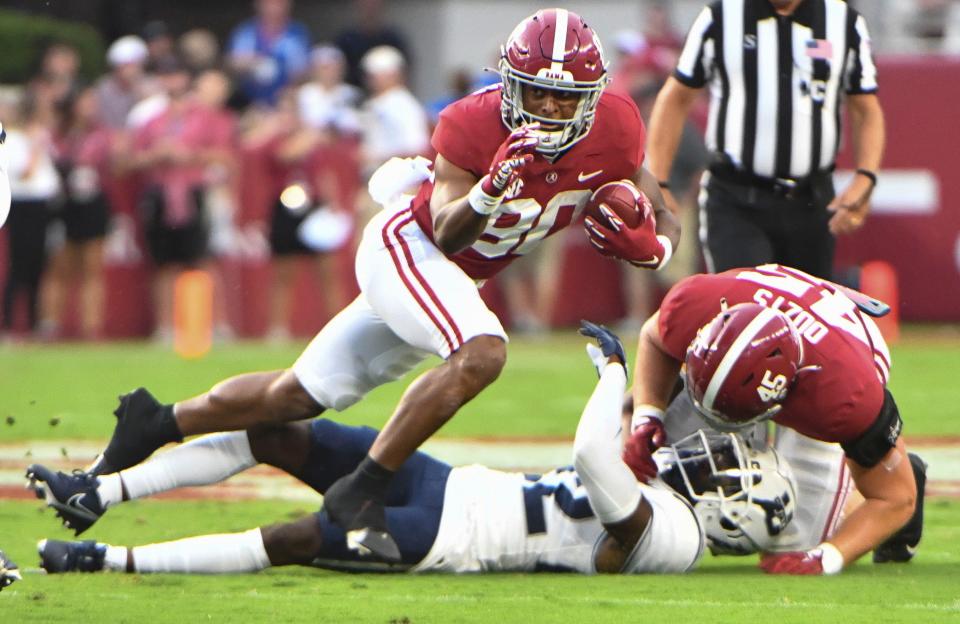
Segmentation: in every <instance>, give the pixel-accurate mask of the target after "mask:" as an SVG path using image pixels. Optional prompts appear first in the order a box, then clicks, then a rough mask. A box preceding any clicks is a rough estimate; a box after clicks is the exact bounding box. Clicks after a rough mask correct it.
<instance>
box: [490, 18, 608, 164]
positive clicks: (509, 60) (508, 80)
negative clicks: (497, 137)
mask: <svg viewBox="0 0 960 624" xmlns="http://www.w3.org/2000/svg"><path fill="white" fill-rule="evenodd" d="M499 69H500V78H501V80H502V81H503V94H502V99H501V105H500V111H501V115H502V117H503V122H504V123H505V124H506V125H507V127H508V128H510V129H511V130H515V129H517V128H518V127H520V126H522V125H525V124H528V123H531V122H535V121H537V122H540V123H541V124H543V125H545V126H546V129H544V128H541V129H540V130H539V131H537V133H536V134H537V138H538V139H539V140H540V143H539V145H538V147H537V151H538V152H540V153H542V154H544V155H545V156H556V155H557V154H559V153H561V152H563V151H564V150H566V149H568V148H570V147H571V146H572V145H573V144H574V143H576V142H577V141H579V140H580V139H582V138H583V137H585V136H586V135H587V133H588V132H589V131H590V127H591V126H592V125H593V120H594V117H595V116H596V112H597V103H598V102H599V101H600V94H601V93H602V92H603V88H604V87H605V86H606V84H607V63H606V61H605V60H604V58H603V49H602V48H601V47H600V39H599V38H598V37H597V35H596V33H595V32H593V29H591V28H590V27H589V26H587V24H586V23H585V22H584V21H583V18H581V17H580V16H579V15H577V14H576V13H573V12H572V11H567V10H566V9H544V10H542V11H537V12H536V13H534V14H533V15H531V16H530V17H528V18H526V19H525V20H523V21H522V22H520V23H519V24H518V25H517V27H516V28H514V29H513V33H511V34H510V38H509V39H508V40H507V43H506V45H504V46H503V47H501V48H500V68H499ZM523 85H530V86H536V87H540V88H544V89H557V90H562V91H573V92H576V93H578V94H579V96H580V101H579V102H578V104H577V109H576V112H575V113H574V116H573V117H571V118H569V119H550V118H547V117H543V116H540V115H537V114H535V113H533V112H530V111H528V110H525V109H524V107H523Z"/></svg>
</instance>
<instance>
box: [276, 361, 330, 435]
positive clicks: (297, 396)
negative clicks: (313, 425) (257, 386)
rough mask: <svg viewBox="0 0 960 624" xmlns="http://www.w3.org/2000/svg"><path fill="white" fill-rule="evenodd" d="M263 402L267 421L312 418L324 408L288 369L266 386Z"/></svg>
mask: <svg viewBox="0 0 960 624" xmlns="http://www.w3.org/2000/svg"><path fill="white" fill-rule="evenodd" d="M264 403H265V407H266V413H267V416H268V419H269V422H275V423H282V422H290V421H293V420H303V419H304V418H312V417H313V416H316V415H318V414H320V413H321V412H322V411H323V409H324V407H323V406H322V405H320V404H319V403H317V402H316V401H315V400H314V398H313V397H312V396H310V393H309V392H307V391H306V390H305V389H304V387H303V386H302V385H301V384H300V381H299V380H298V379H297V377H296V375H294V374H293V371H290V370H287V371H284V372H283V374H282V375H280V376H279V377H278V378H277V379H276V380H275V381H274V382H273V383H271V384H270V386H269V387H267V391H266V395H265V397H264Z"/></svg>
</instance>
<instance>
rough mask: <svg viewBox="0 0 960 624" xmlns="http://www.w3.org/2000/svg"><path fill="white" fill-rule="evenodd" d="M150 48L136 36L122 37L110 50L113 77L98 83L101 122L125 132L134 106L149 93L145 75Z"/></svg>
mask: <svg viewBox="0 0 960 624" xmlns="http://www.w3.org/2000/svg"><path fill="white" fill-rule="evenodd" d="M147 55H148V52H147V44H146V43H144V41H143V39H141V38H140V37H137V36H135V35H127V36H125V37H120V38H119V39H117V40H116V41H114V42H113V43H112V44H110V47H109V48H108V49H107V63H108V64H109V65H110V73H108V74H107V75H105V76H103V77H102V78H101V79H100V80H99V81H98V82H97V87H96V88H97V99H98V100H99V109H100V120H101V121H102V122H103V123H104V124H106V125H107V126H109V127H111V128H123V127H125V125H126V123H127V115H128V114H129V113H130V109H132V108H133V106H134V104H136V103H137V102H139V101H140V100H141V99H142V98H143V97H144V96H145V95H147V94H148V92H149V91H150V88H149V87H150V85H149V81H148V80H147V78H146V76H145V74H144V64H145V63H146V62H147Z"/></svg>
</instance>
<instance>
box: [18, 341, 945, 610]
mask: <svg viewBox="0 0 960 624" xmlns="http://www.w3.org/2000/svg"><path fill="white" fill-rule="evenodd" d="M582 344H583V340H582V339H580V338H577V337H574V336H573V335H572V334H571V335H564V336H556V337H552V338H549V339H547V340H543V341H520V340H517V341H514V342H513V343H512V344H511V345H510V356H509V363H508V366H507V369H506V371H505V372H504V374H503V376H502V377H501V378H500V380H499V381H498V382H497V383H496V385H495V386H494V387H492V388H491V389H489V390H488V391H487V392H486V393H485V394H484V395H483V396H482V397H480V398H479V399H478V400H477V401H476V402H475V403H474V404H472V405H471V406H469V407H468V409H465V410H464V411H463V412H462V413H461V414H459V415H458V416H457V417H456V419H455V420H454V421H453V422H452V423H450V424H449V425H448V426H447V427H446V428H444V429H443V431H442V432H441V434H442V435H444V436H457V437H460V436H477V437H483V436H497V437H509V436H524V437H527V436H566V437H572V433H573V429H574V427H575V425H576V422H577V419H578V417H579V413H580V409H581V407H582V405H583V401H584V400H585V398H586V396H587V394H588V393H589V391H590V389H591V388H592V386H593V383H594V379H595V377H594V375H593V372H592V369H591V368H590V365H589V363H588V362H587V360H586V358H585V356H584V355H583V352H582V348H583V347H582ZM958 351H960V341H958V340H957V339H956V337H955V335H953V337H948V338H947V339H940V340H930V339H929V337H923V338H911V337H910V335H909V334H908V337H907V339H905V340H904V341H903V342H901V344H900V345H898V346H897V347H896V348H895V349H894V354H893V356H894V371H893V382H892V387H893V391H894V394H895V395H896V396H897V399H898V403H899V405H900V409H901V412H902V414H903V415H904V420H905V423H906V425H905V431H906V433H907V435H908V436H910V435H937V436H940V435H952V436H956V435H960V384H957V383H956V382H955V381H954V377H955V375H954V371H955V370H956V368H957V353H958ZM297 354H298V348H297V347H293V348H268V347H265V346H261V345H256V344H241V345H236V346H230V347H227V348H222V349H218V350H216V351H215V352H214V353H212V354H211V355H210V356H208V357H207V358H205V359H203V360H200V361H193V362H184V361H182V360H179V359H177V358H176V357H175V356H173V355H171V354H169V353H166V352H164V351H161V350H159V349H157V348H155V347H152V346H147V345H142V344H120V345H111V346H91V347H88V346H74V345H71V346H59V347H34V346H17V347H11V346H6V347H2V348H0V444H2V443H7V442H9V443H21V444H27V445H29V441H30V440H40V439H48V440H55V439H80V438H83V439H101V438H105V437H106V436H107V435H109V432H110V430H111V427H112V420H113V419H112V417H111V416H110V412H111V410H112V409H113V408H114V406H115V399H116V395H118V394H120V393H122V392H125V391H127V390H129V389H130V388H133V387H135V386H137V385H145V386H147V387H149V388H151V390H153V391H154V392H155V394H157V395H158V397H159V398H161V399H162V400H166V401H172V400H175V399H179V398H183V397H185V396H188V395H190V394H193V393H197V392H201V391H203V390H205V389H207V388H208V387H209V386H210V385H211V384H213V383H215V382H216V381H218V380H220V379H222V378H224V377H227V376H229V375H232V374H236V373H240V372H244V371H249V370H255V369H266V368H275V367H283V366H286V365H288V364H290V363H291V362H292V361H293V359H294V358H295V357H296V355H297ZM404 386H405V383H404V382H399V383H397V384H393V385H391V386H389V387H386V388H381V389H379V390H378V391H376V392H375V393H374V394H373V395H371V396H370V397H368V399H367V400H366V401H364V402H362V403H361V404H360V405H357V406H356V407H354V408H352V409H350V410H348V411H347V412H346V413H344V414H339V415H333V417H334V418H336V419H339V420H342V421H344V422H348V423H365V424H371V425H379V424H381V423H383V422H384V420H385V419H386V418H387V417H388V416H389V413H390V411H391V409H392V407H393V404H394V402H395V401H396V399H397V398H398V397H399V395H400V393H401V392H402V390H403V387H404ZM54 423H55V424H54ZM27 461H28V460H27V459H24V463H26V462H27ZM311 511H313V509H311V508H308V507H305V506H304V505H303V504H302V503H296V502H290V501H244V502H231V501H207V502H198V501H189V502H185V501H170V500H162V501H138V502H134V503H131V504H129V505H125V506H124V507H121V508H119V509H117V510H115V511H113V512H111V513H110V514H108V515H107V516H106V517H104V519H103V520H102V521H101V522H100V523H98V524H97V526H96V527H95V528H94V529H93V530H91V531H90V535H89V536H88V535H85V536H84V537H89V538H94V539H98V540H102V541H107V542H112V543H120V544H137V543H145V542H152V541H158V540H166V539H174V538H178V537H184V536H187V535H194V534H198V533H207V532H227V531H236V530H243V529H247V528H250V527H252V526H256V525H258V524H264V523H270V522H273V521H277V520H284V519H288V518H290V517H294V516H298V515H301V514H304V513H308V512H311ZM70 535H71V534H70V533H69V532H67V531H66V530H65V529H63V528H62V527H60V526H59V524H58V522H57V521H56V519H55V518H54V517H53V515H52V513H51V512H49V510H45V509H43V508H42V505H41V504H40V503H38V502H34V501H8V500H0V548H2V549H3V550H5V551H6V552H7V553H8V554H9V555H10V556H12V557H13V558H14V559H15V560H16V561H17V562H18V563H20V565H21V566H22V567H23V568H24V569H27V570H28V571H27V573H26V574H25V576H24V580H23V582H19V583H16V584H15V585H13V586H12V587H10V588H8V589H7V590H5V591H4V592H2V593H0V622H2V623H5V622H44V623H47V622H80V621H91V622H134V623H142V622H195V621H201V620H203V621H207V620H209V621H225V620H228V619H229V620H239V621H243V622H260V621H295V622H300V621H304V622H307V621H309V622H382V623H388V622H398V623H399V622H413V623H421V622H504V623H506V622H617V623H620V622H633V621H640V620H641V619H650V618H657V619H665V620H673V621H676V622H687V621H691V622H693V621H695V622H697V623H698V624H699V623H703V624H706V623H711V622H718V623H719V622H737V621H747V622H751V621H772V622H805V623H806V622H844V623H845V624H852V623H855V622H864V623H867V622H869V623H870V624H874V623H876V622H957V621H960V501H957V500H953V499H930V500H928V502H927V520H926V525H925V534H924V541H923V543H922V545H921V548H920V554H918V555H917V558H916V560H915V561H914V562H913V563H911V564H909V565H906V566H874V565H872V564H871V563H869V562H861V563H859V564H857V565H856V566H854V567H853V568H851V569H849V570H847V571H845V572H844V573H843V574H842V575H840V576H838V577H834V578H784V577H767V576H764V575H763V574H761V573H760V572H759V571H758V570H757V569H756V567H755V559H753V558H747V559H731V558H717V559H713V558H710V557H707V558H706V559H705V560H704V562H703V564H702V566H701V568H700V569H699V570H698V571H696V572H694V573H692V574H689V575H686V576H682V577H681V576H662V577H645V578H636V577H634V578H627V577H622V578H621V577H594V578H586V577H579V576H572V575H557V574H539V575H515V574H504V575H490V576H484V577H438V576H429V577H412V576H385V575H359V574H358V575H345V574H337V573H331V572H325V571H319V570H310V569H278V570H270V571H268V572H265V573H261V574H257V575H238V576H231V577H187V576H180V575H166V576H159V575H158V576H140V575H117V574H106V575H67V576H49V577H48V576H45V575H42V574H37V573H32V572H30V571H29V569H30V568H33V567H35V566H36V554H35V544H36V541H37V540H38V539H41V538H43V537H51V538H57V539H68V538H69V537H70Z"/></svg>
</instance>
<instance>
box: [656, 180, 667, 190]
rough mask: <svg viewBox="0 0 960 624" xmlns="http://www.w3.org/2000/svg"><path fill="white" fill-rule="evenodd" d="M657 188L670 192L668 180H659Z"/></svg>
mask: <svg viewBox="0 0 960 624" xmlns="http://www.w3.org/2000/svg"><path fill="white" fill-rule="evenodd" d="M657 186H659V187H660V188H662V189H667V190H668V191H669V190H670V183H669V182H667V181H666V180H657Z"/></svg>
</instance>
